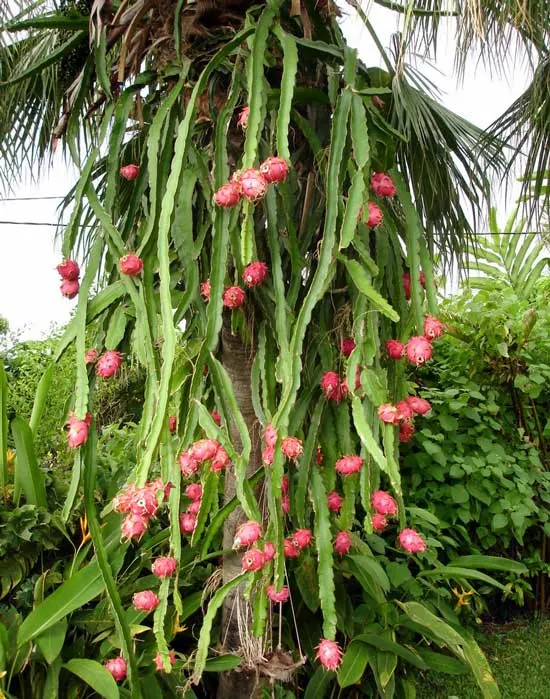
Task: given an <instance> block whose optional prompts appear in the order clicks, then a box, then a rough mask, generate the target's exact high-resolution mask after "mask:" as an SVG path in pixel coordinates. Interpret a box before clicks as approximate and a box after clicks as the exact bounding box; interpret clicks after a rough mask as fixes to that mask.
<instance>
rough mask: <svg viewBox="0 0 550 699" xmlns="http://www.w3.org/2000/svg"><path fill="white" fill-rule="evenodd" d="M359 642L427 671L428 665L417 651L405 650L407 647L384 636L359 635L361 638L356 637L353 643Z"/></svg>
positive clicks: (372, 634)
mask: <svg viewBox="0 0 550 699" xmlns="http://www.w3.org/2000/svg"><path fill="white" fill-rule="evenodd" d="M359 642H361V643H367V644H368V645H370V646H374V647H375V648H378V650H382V651H385V652H387V653H392V654H393V655H397V656H399V657H400V658H402V659H403V660H406V661H407V662H408V663H410V664H411V665H414V667H417V668H419V669H420V670H425V669H426V663H425V662H424V661H423V660H422V658H421V657H420V656H419V655H418V653H416V651H412V650H409V649H408V648H405V646H402V645H400V644H399V643H395V642H394V641H391V640H390V639H388V638H384V636H380V635H379V634H374V633H370V634H359V636H355V637H354V639H353V643H359Z"/></svg>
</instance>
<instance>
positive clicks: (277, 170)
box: [260, 156, 288, 184]
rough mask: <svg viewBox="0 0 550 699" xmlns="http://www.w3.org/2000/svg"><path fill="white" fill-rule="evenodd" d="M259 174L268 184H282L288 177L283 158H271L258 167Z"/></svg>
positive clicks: (286, 166)
mask: <svg viewBox="0 0 550 699" xmlns="http://www.w3.org/2000/svg"><path fill="white" fill-rule="evenodd" d="M260 172H261V174H262V175H263V176H264V177H265V179H266V180H267V181H268V182H271V183H273V184H276V183H277V182H283V181H284V180H286V177H287V175H288V164H287V162H286V160H285V159H284V158H281V157H279V156H272V157H271V158H267V160H264V162H263V163H262V164H261V165H260Z"/></svg>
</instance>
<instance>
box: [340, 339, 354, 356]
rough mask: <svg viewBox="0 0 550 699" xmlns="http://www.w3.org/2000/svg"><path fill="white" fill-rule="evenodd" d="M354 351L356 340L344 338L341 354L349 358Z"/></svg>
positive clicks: (341, 343)
mask: <svg viewBox="0 0 550 699" xmlns="http://www.w3.org/2000/svg"><path fill="white" fill-rule="evenodd" d="M354 349H355V340H354V339H353V337H344V339H343V340H342V342H340V353H341V354H343V355H344V357H349V356H350V354H351V353H352V352H353V350H354Z"/></svg>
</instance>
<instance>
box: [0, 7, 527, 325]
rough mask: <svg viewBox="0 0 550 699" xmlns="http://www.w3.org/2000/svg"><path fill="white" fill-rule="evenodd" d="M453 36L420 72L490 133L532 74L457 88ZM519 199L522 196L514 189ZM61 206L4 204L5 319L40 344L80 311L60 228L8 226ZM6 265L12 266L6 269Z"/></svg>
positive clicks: (59, 176)
mask: <svg viewBox="0 0 550 699" xmlns="http://www.w3.org/2000/svg"><path fill="white" fill-rule="evenodd" d="M362 5H363V7H364V9H365V10H367V11H368V13H369V19H370V21H371V22H372V24H373V25H374V26H375V27H376V30H377V32H378V35H379V37H380V39H381V41H382V44H383V45H384V47H386V48H387V47H388V46H389V43H390V36H391V34H392V33H393V32H395V31H397V30H398V29H399V22H400V21H401V19H400V17H399V16H398V15H397V14H396V13H393V12H390V11H388V10H386V9H384V8H382V7H380V6H378V5H369V4H368V3H367V2H365V1H363V2H362ZM342 28H343V31H344V33H345V35H346V37H347V39H348V41H349V43H350V45H351V46H353V47H355V48H357V49H358V52H359V55H360V57H361V58H362V59H363V61H364V62H365V63H366V64H367V65H369V66H382V63H381V61H380V58H379V54H378V52H377V49H376V47H375V46H374V45H373V43H372V40H371V39H370V35H369V34H368V32H367V30H366V28H365V27H364V25H363V24H362V23H361V22H360V21H358V20H357V19H356V18H354V17H353V16H352V14H350V15H349V16H348V17H344V18H343V21H342ZM453 62H454V53H453V37H452V31H451V30H450V29H449V30H448V31H443V32H442V36H441V41H440V45H439V49H438V56H437V63H436V66H435V68H434V67H432V66H429V65H424V66H423V72H425V74H427V75H428V77H430V79H431V80H433V82H435V83H436V85H437V86H438V88H440V90H441V92H442V101H443V102H444V104H445V105H446V106H447V107H449V108H450V109H452V110H454V111H455V112H457V113H458V114H460V115H461V116H463V117H465V118H467V119H469V120H470V121H472V122H473V123H475V124H476V125H478V126H481V127H485V126H488V125H489V124H490V123H491V122H492V121H493V120H494V119H495V118H496V117H497V116H499V114H501V113H502V112H503V111H504V110H505V109H506V107H507V106H508V105H509V104H511V103H512V102H513V100H514V99H516V98H517V97H518V96H519V95H520V94H521V93H522V92H523V91H524V89H525V88H526V87H527V85H528V83H529V79H530V72H529V68H528V66H527V65H526V64H525V63H523V64H515V65H510V66H509V67H508V70H507V74H508V78H507V79H505V78H503V77H501V76H498V75H494V74H491V73H490V72H489V71H488V70H487V69H485V68H484V67H483V66H482V65H479V64H478V63H477V62H476V61H475V60H474V59H472V60H471V61H470V62H469V64H468V65H467V68H466V72H465V76H464V80H463V81H462V83H461V84H457V81H456V78H455V77H454V76H453ZM77 176H78V173H77V172H76V170H75V169H74V168H68V167H66V165H65V164H64V162H63V159H62V158H61V157H60V153H59V151H58V155H56V158H55V160H54V166H53V168H52V169H51V171H50V172H49V173H48V175H47V176H45V177H43V178H42V179H41V180H40V182H39V183H38V184H31V183H29V182H26V183H24V184H22V185H21V186H18V187H17V188H16V189H15V191H14V192H13V193H11V194H10V195H8V196H9V197H10V198H31V197H33V198H34V197H62V196H63V195H64V194H65V193H66V192H67V191H68V190H69V189H70V187H71V186H72V185H73V184H74V182H75V181H76V179H77ZM516 191H517V189H516ZM58 204H59V200H56V199H35V200H33V201H5V200H2V199H0V260H1V261H2V262H3V264H2V267H1V270H2V271H1V274H0V315H1V316H4V317H5V318H7V319H8V321H9V323H10V328H11V329H12V330H14V331H19V332H21V334H22V338H23V339H39V338H41V337H43V336H44V335H45V334H47V333H48V331H49V330H50V329H51V327H52V324H55V325H62V324H64V323H66V322H67V321H68V319H69V317H70V314H71V312H72V310H73V309H74V308H75V305H76V299H75V300H73V301H70V300H68V299H65V298H63V297H62V296H61V294H60V292H59V284H60V279H59V277H58V275H57V272H56V270H55V266H56V264H58V262H59V261H60V258H61V253H60V245H59V243H58V242H56V241H55V240H54V238H55V231H56V229H55V227H53V226H29V225H14V224H13V223H8V222H10V221H11V222H37V223H51V224H55V223H56V222H57V219H58V216H57V212H56V207H57V205H58ZM496 204H497V209H498V210H499V211H501V212H502V214H503V215H502V218H504V213H505V212H506V211H508V212H509V211H511V209H512V208H513V204H514V190H512V192H511V193H510V194H508V196H507V197H505V195H504V193H503V191H501V192H499V193H498V194H497V196H496ZM8 260H9V263H7V261H8Z"/></svg>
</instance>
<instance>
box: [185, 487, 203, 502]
mask: <svg viewBox="0 0 550 699" xmlns="http://www.w3.org/2000/svg"><path fill="white" fill-rule="evenodd" d="M185 496H186V497H188V498H189V500H193V501H196V500H200V499H201V498H202V485H201V484H200V483H190V484H189V485H188V486H187V487H186V488H185Z"/></svg>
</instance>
